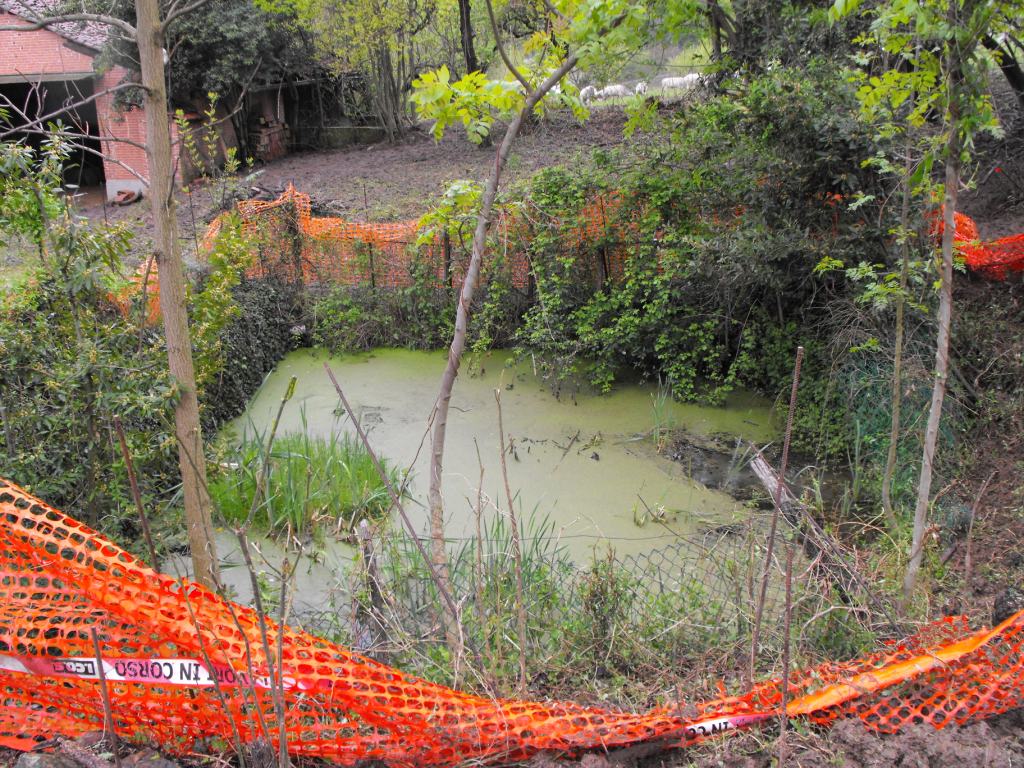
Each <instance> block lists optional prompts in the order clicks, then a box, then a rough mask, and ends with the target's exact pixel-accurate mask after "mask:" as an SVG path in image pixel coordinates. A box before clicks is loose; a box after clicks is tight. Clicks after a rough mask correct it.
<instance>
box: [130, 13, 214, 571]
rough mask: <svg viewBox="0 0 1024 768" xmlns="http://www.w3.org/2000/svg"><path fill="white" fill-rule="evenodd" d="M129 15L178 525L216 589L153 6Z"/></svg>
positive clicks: (200, 568) (160, 30)
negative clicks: (178, 492)
mask: <svg viewBox="0 0 1024 768" xmlns="http://www.w3.org/2000/svg"><path fill="white" fill-rule="evenodd" d="M135 11H136V16H137V19H138V45H139V63H140V65H141V70H142V85H143V86H144V87H145V88H146V109H145V112H146V157H147V159H148V160H149V198H150V203H151V206H152V209H153V230H154V247H155V252H156V260H157V266H158V270H159V271H158V275H159V279H160V311H161V313H162V314H163V321H164V334H165V336H166V338H167V359H168V362H169V364H170V371H171V377H172V378H173V379H174V383H175V385H176V386H177V388H178V403H177V405H176V406H175V408H174V432H175V437H176V438H177V440H178V466H179V467H180V469H181V481H182V493H183V497H184V501H185V524H186V525H187V526H188V539H189V545H190V546H191V549H192V564H193V570H194V572H195V578H196V580H197V581H199V582H201V583H203V584H205V585H206V586H208V587H211V588H216V587H217V586H218V585H219V582H220V579H219V573H218V564H217V552H216V549H215V547H214V542H213V537H212V532H213V527H212V525H211V523H210V497H209V495H208V493H207V488H206V459H205V454H204V453H203V435H202V430H201V428H200V425H199V400H198V396H197V393H196V377H195V370H194V368H193V365H192V345H191V341H190V339H189V331H188V312H187V309H186V306H185V270H184V266H183V264H182V260H181V253H180V250H179V248H178V233H177V223H176V220H175V211H174V208H175V206H174V177H173V168H174V166H173V162H172V155H171V134H170V126H169V119H170V116H169V115H168V110H167V91H166V88H165V86H164V82H165V81H164V59H163V56H164V47H163V43H164V35H163V28H162V25H161V22H160V7H159V3H158V0H135Z"/></svg>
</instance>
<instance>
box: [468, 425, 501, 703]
mask: <svg viewBox="0 0 1024 768" xmlns="http://www.w3.org/2000/svg"><path fill="white" fill-rule="evenodd" d="M473 446H474V447H475V448H476V461H477V464H479V466H480V479H479V481H478V482H477V486H476V507H475V508H474V509H473V517H474V518H475V520H476V557H475V558H474V563H473V567H474V569H475V570H476V578H475V579H474V581H475V582H476V584H475V588H474V590H473V597H474V599H475V600H476V613H477V616H478V620H479V622H480V629H481V632H482V635H483V642H484V651H485V652H486V653H488V655H489V656H490V662H491V677H490V679H488V677H487V675H486V673H485V671H484V670H480V675H481V677H482V678H483V680H484V684H485V685H487V687H488V688H489V691H488V693H489V694H490V695H491V696H493V695H495V693H496V692H497V690H498V681H497V679H496V678H495V677H494V670H495V669H497V668H498V664H497V658H496V653H495V649H494V647H493V646H492V644H491V633H490V629H489V628H488V623H487V616H486V613H485V612H484V535H483V531H482V530H481V527H480V518H481V517H483V510H484V461H483V459H482V458H481V457H480V444H479V443H478V442H477V441H476V438H475V437H474V438H473Z"/></svg>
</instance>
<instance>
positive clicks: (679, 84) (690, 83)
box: [661, 72, 700, 91]
mask: <svg viewBox="0 0 1024 768" xmlns="http://www.w3.org/2000/svg"><path fill="white" fill-rule="evenodd" d="M699 84H700V75H698V74H697V73H696V72H691V73H690V74H688V75H683V76H682V77H664V78H662V80H661V90H663V91H688V90H690V89H691V88H695V87H696V86H697V85H699Z"/></svg>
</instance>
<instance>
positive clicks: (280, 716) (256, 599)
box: [235, 528, 288, 768]
mask: <svg viewBox="0 0 1024 768" xmlns="http://www.w3.org/2000/svg"><path fill="white" fill-rule="evenodd" d="M235 536H236V537H237V538H238V545H239V547H240V548H241V550H242V558H243V559H244V560H245V567H246V569H247V570H248V571H249V583H250V584H251V586H252V596H253V603H254V604H255V606H256V616H257V618H258V619H259V628H260V642H261V644H262V645H263V660H264V663H265V664H266V667H267V676H268V677H269V678H270V692H271V698H273V700H274V717H275V718H277V723H278V727H279V728H280V729H281V730H280V731H279V733H280V738H281V749H282V750H283V751H282V754H283V755H284V761H285V762H284V763H283V764H282V765H281V768H287V766H288V762H287V760H288V752H287V745H286V744H285V743H284V741H285V738H286V737H287V730H286V729H285V725H284V685H283V683H282V684H281V685H278V675H277V674H276V673H277V672H278V670H277V669H276V668H275V667H276V665H275V664H274V656H273V655H272V654H271V652H270V639H269V636H268V632H267V614H266V613H265V612H264V610H263V596H262V595H261V594H260V584H259V580H258V579H257V578H256V567H255V566H254V565H253V563H252V555H251V554H250V553H249V541H248V539H246V537H245V531H243V530H242V529H241V528H239V529H237V530H236V531H235ZM283 583H284V582H283V580H282V584H283ZM277 631H278V634H280V633H281V632H282V628H281V627H280V626H279V627H278V628H277ZM279 759H280V758H279Z"/></svg>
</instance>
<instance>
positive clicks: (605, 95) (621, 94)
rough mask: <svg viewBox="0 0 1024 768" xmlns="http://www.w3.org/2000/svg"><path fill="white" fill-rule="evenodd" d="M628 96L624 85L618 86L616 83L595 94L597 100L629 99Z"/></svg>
mask: <svg viewBox="0 0 1024 768" xmlns="http://www.w3.org/2000/svg"><path fill="white" fill-rule="evenodd" d="M629 96H630V93H629V88H627V87H626V86H624V85H619V84H618V83H613V84H612V85H608V86H605V87H604V88H602V89H601V90H600V91H598V92H597V98H599V99H615V98H620V99H625V98H629Z"/></svg>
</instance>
